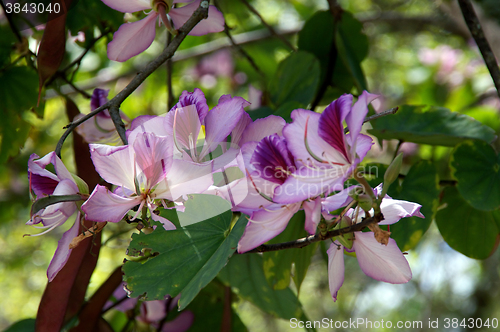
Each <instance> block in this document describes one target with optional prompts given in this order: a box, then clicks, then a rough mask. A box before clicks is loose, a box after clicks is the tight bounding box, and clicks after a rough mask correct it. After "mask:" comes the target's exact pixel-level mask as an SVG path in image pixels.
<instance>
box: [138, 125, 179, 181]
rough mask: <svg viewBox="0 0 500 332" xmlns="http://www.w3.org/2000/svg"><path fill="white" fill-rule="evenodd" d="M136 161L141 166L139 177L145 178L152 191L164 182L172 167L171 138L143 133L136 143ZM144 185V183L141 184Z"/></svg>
mask: <svg viewBox="0 0 500 332" xmlns="http://www.w3.org/2000/svg"><path fill="white" fill-rule="evenodd" d="M133 147H134V152H135V161H136V163H137V165H138V166H139V169H137V172H138V173H139V172H140V171H142V174H136V176H137V177H139V176H144V177H145V182H146V183H147V184H146V188H147V189H152V188H153V187H154V186H155V185H156V184H157V183H158V182H160V181H161V180H163V179H164V178H165V176H166V175H167V172H168V171H169V170H170V167H171V166H172V160H173V159H172V149H173V147H172V141H171V137H165V136H156V135H155V134H153V133H142V134H140V135H138V136H137V138H136V140H135V141H134V145H133ZM141 183H142V182H141Z"/></svg>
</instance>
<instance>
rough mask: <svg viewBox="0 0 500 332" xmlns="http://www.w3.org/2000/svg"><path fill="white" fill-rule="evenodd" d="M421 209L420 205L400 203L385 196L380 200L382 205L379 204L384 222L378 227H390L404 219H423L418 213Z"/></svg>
mask: <svg viewBox="0 0 500 332" xmlns="http://www.w3.org/2000/svg"><path fill="white" fill-rule="evenodd" d="M421 207H422V205H420V204H417V203H413V202H407V201H400V200H397V199H392V198H389V197H388V196H386V197H384V199H382V204H380V209H381V211H382V214H383V215H384V220H382V221H381V222H380V225H392V224H394V223H396V222H398V221H399V220H400V219H402V218H406V217H420V218H425V217H424V215H423V214H422V213H421V212H420V208H421Z"/></svg>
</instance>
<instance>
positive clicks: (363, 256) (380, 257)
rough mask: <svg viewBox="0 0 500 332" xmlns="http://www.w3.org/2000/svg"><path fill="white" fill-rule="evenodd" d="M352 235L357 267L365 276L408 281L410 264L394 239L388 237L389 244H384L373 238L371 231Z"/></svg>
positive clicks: (394, 281)
mask: <svg viewBox="0 0 500 332" xmlns="http://www.w3.org/2000/svg"><path fill="white" fill-rule="evenodd" d="M354 236H355V239H354V242H353V249H354V251H355V252H356V257H357V258H358V263H359V267H361V270H363V272H364V273H365V274H366V275H367V276H369V277H371V278H373V279H375V280H379V281H384V282H388V283H391V284H403V283H406V282H408V281H410V279H411V276H412V274H411V270H410V265H409V264H408V261H407V260H406V258H405V257H404V255H403V254H402V253H401V250H399V248H398V246H397V244H396V241H394V240H393V239H389V244H388V245H387V246H385V245H383V244H380V243H378V242H377V240H375V237H374V236H373V233H372V232H367V233H363V232H356V233H355V235H354Z"/></svg>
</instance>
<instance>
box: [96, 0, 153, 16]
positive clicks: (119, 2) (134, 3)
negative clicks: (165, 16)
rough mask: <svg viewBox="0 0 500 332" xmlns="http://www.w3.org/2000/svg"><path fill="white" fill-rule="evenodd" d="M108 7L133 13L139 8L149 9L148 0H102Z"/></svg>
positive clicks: (149, 3)
mask: <svg viewBox="0 0 500 332" xmlns="http://www.w3.org/2000/svg"><path fill="white" fill-rule="evenodd" d="M102 2H104V4H105V5H106V6H108V7H111V8H113V9H114V10H118V11H119V12H122V13H134V12H138V11H140V10H146V9H151V2H150V1H149V0H102Z"/></svg>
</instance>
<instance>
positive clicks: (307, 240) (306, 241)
mask: <svg viewBox="0 0 500 332" xmlns="http://www.w3.org/2000/svg"><path fill="white" fill-rule="evenodd" d="M382 220H384V216H383V215H382V213H377V214H375V215H374V216H373V217H370V218H366V219H364V220H363V221H362V222H360V223H358V224H354V225H351V226H348V227H343V228H340V229H335V230H332V231H328V232H327V233H326V234H324V235H323V234H316V235H311V236H308V237H304V238H302V239H298V240H294V241H289V242H283V243H274V244H262V245H260V246H258V247H257V248H255V249H252V250H249V251H247V252H245V254H249V253H255V252H268V251H278V250H283V249H291V248H303V247H306V246H308V245H310V244H311V243H314V242H318V241H323V240H326V239H330V238H332V237H335V236H339V235H342V234H347V233H353V232H360V231H362V230H363V229H364V228H365V227H367V226H368V225H371V224H375V223H379V222H380V221H382Z"/></svg>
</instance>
